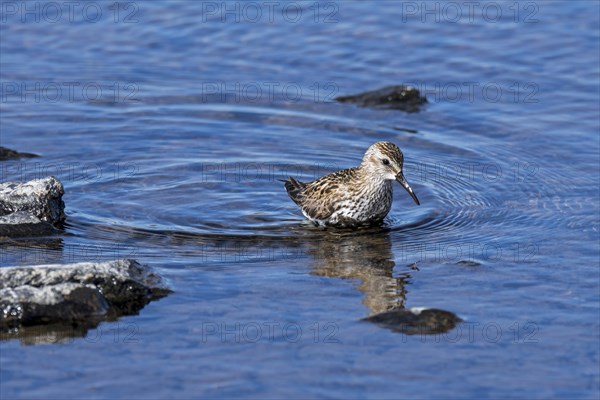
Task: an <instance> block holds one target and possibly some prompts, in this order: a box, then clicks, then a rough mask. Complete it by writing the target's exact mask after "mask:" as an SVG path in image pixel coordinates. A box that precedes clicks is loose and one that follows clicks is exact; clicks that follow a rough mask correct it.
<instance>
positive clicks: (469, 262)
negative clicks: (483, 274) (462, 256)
mask: <svg viewBox="0 0 600 400" xmlns="http://www.w3.org/2000/svg"><path fill="white" fill-rule="evenodd" d="M456 265H460V266H461V267H471V268H474V267H480V266H481V263H478V262H477V261H472V260H460V261H458V262H457V263H456Z"/></svg>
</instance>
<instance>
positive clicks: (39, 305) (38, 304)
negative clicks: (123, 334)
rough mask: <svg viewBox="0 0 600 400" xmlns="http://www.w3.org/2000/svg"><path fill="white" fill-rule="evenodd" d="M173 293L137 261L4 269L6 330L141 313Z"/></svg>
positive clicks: (0, 302)
mask: <svg viewBox="0 0 600 400" xmlns="http://www.w3.org/2000/svg"><path fill="white" fill-rule="evenodd" d="M170 292H171V291H170V290H169V289H168V288H167V287H166V286H165V285H164V283H163V281H162V278H161V277H160V276H158V275H157V274H155V273H154V272H153V271H152V270H150V269H149V268H148V267H144V266H142V265H141V264H139V263H138V262H137V261H135V260H118V261H110V262H101V263H92V262H88V263H76V264H66V265H58V264H55V265H39V266H31V267H7V268H0V331H4V332H5V333H6V332H8V331H9V330H11V329H15V328H17V329H18V328H19V327H24V326H32V325H39V324H89V322H90V321H97V323H99V322H100V321H102V320H104V319H112V318H116V317H118V316H120V315H129V314H136V313H137V312H138V311H139V310H140V309H142V308H143V307H144V306H145V305H146V304H147V303H149V302H150V301H152V300H155V299H159V298H161V297H164V296H166V295H167V294H169V293H170Z"/></svg>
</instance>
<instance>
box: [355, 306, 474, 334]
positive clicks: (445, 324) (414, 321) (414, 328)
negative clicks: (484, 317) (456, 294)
mask: <svg viewBox="0 0 600 400" xmlns="http://www.w3.org/2000/svg"><path fill="white" fill-rule="evenodd" d="M363 321H368V322H372V323H374V324H377V325H380V326H382V327H384V328H387V329H391V330H392V331H394V332H401V333H404V334H406V335H416V334H422V335H432V334H439V333H444V332H448V331H449V330H451V329H453V328H454V327H455V326H456V325H457V324H459V323H460V322H462V319H460V318H459V317H458V316H457V315H456V314H454V313H452V312H450V311H444V310H438V309H435V308H427V309H421V308H411V309H398V310H393V311H388V312H384V313H381V314H377V315H373V316H370V317H367V318H365V319H363Z"/></svg>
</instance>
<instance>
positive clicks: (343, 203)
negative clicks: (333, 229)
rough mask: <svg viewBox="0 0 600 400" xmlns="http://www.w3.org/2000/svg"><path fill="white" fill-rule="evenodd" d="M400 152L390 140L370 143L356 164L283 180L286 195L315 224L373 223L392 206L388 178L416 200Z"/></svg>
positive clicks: (390, 187)
mask: <svg viewBox="0 0 600 400" xmlns="http://www.w3.org/2000/svg"><path fill="white" fill-rule="evenodd" d="M403 163H404V156H403V155H402V151H401V150H400V149H399V148H398V146H396V145H395V144H393V143H390V142H377V143H375V144H373V145H372V146H370V147H369V148H368V149H367V151H366V152H365V155H364V156H363V159H362V162H361V164H360V166H358V167H355V168H348V169H345V170H342V171H338V172H334V173H332V174H329V175H326V176H324V177H321V178H319V179H316V180H314V181H312V182H309V183H304V182H300V181H298V180H296V179H294V178H292V177H290V179H289V180H286V181H284V183H285V188H286V190H287V192H288V195H289V196H290V198H291V199H292V200H293V201H294V202H295V203H296V204H298V205H299V206H300V208H301V209H302V213H303V214H304V215H305V216H306V217H307V218H308V219H310V220H311V221H313V222H315V223H316V224H319V225H333V226H340V227H354V226H358V225H363V224H372V223H377V222H379V221H381V220H383V218H385V216H386V215H387V214H388V212H389V211H390V209H391V206H392V194H393V190H392V180H396V181H398V182H399V183H400V184H401V185H402V186H403V187H404V188H405V189H406V190H407V191H408V193H409V194H410V195H411V196H412V198H413V199H414V201H415V202H416V203H417V204H419V200H418V199H417V197H416V195H415V194H414V192H413V191H412V189H411V188H410V186H409V185H408V183H407V182H406V180H405V179H404V175H403V174H402V167H403Z"/></svg>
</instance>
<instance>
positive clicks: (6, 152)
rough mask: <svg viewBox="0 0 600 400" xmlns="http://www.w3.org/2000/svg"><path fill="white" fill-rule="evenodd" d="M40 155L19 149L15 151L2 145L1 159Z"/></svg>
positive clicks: (0, 147)
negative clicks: (22, 151) (19, 150)
mask: <svg viewBox="0 0 600 400" xmlns="http://www.w3.org/2000/svg"><path fill="white" fill-rule="evenodd" d="M33 157H39V156H38V155H37V154H31V153H19V152H18V151H14V150H11V149H7V148H6V147H2V146H0V161H5V160H14V159H17V158H33Z"/></svg>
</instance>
